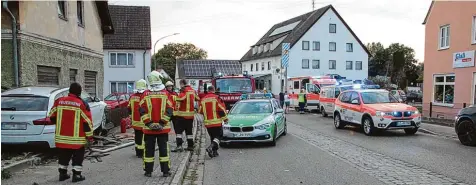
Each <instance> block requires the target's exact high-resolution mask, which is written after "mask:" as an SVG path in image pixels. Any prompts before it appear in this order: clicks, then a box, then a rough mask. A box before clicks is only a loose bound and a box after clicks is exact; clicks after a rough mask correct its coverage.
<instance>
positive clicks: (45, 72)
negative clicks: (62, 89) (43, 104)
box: [36, 66, 60, 85]
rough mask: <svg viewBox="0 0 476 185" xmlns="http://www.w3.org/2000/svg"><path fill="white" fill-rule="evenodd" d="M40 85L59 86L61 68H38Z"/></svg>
mask: <svg viewBox="0 0 476 185" xmlns="http://www.w3.org/2000/svg"><path fill="white" fill-rule="evenodd" d="M36 73H37V80H38V85H59V73H60V68H59V67H49V66H37V70H36Z"/></svg>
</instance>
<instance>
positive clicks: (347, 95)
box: [339, 91, 352, 103]
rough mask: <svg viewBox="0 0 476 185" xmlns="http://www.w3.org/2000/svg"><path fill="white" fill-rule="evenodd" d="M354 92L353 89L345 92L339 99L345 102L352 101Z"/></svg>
mask: <svg viewBox="0 0 476 185" xmlns="http://www.w3.org/2000/svg"><path fill="white" fill-rule="evenodd" d="M351 94H352V91H350V92H344V93H342V95H341V96H340V97H339V100H340V101H341V102H344V103H350V95H351Z"/></svg>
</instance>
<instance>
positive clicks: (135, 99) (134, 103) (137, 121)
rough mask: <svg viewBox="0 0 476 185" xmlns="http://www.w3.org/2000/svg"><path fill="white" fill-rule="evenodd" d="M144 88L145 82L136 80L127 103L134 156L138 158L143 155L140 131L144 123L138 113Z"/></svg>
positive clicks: (141, 133)
mask: <svg viewBox="0 0 476 185" xmlns="http://www.w3.org/2000/svg"><path fill="white" fill-rule="evenodd" d="M145 90H147V82H146V81H145V80H144V79H140V80H138V81H137V82H136V88H135V89H134V94H132V95H131V97H130V98H129V105H128V106H127V108H128V110H129V115H131V118H132V128H133V129H134V141H135V143H136V148H135V150H136V156H137V157H139V158H142V157H143V156H144V142H143V140H144V133H143V132H142V128H143V127H144V123H142V120H141V115H140V113H139V108H140V105H139V104H140V98H141V96H142V93H144V91H145Z"/></svg>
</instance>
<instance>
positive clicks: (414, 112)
mask: <svg viewBox="0 0 476 185" xmlns="http://www.w3.org/2000/svg"><path fill="white" fill-rule="evenodd" d="M412 114H420V111H418V110H416V111H413V112H412Z"/></svg>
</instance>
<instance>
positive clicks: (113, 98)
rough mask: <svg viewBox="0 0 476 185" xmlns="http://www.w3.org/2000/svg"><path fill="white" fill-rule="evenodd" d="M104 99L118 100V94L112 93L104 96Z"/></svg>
mask: <svg viewBox="0 0 476 185" xmlns="http://www.w3.org/2000/svg"><path fill="white" fill-rule="evenodd" d="M104 101H117V96H116V95H114V94H110V95H108V96H106V98H104Z"/></svg>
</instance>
